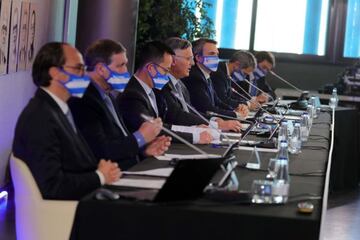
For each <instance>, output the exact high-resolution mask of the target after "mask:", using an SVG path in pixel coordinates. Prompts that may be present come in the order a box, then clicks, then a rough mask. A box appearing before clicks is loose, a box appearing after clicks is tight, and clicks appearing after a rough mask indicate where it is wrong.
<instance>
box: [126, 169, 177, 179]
mask: <svg viewBox="0 0 360 240" xmlns="http://www.w3.org/2000/svg"><path fill="white" fill-rule="evenodd" d="M173 170H174V168H157V169H151V170H147V171H123V172H122V173H123V174H125V175H141V176H152V177H168V176H170V174H171V173H172V171H173Z"/></svg>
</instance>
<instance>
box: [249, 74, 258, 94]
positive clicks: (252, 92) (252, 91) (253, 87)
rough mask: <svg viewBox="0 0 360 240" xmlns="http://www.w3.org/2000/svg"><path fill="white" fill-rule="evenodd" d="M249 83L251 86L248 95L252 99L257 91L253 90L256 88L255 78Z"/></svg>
mask: <svg viewBox="0 0 360 240" xmlns="http://www.w3.org/2000/svg"><path fill="white" fill-rule="evenodd" d="M250 82H251V84H252V85H250V84H249V85H250V86H249V93H250V95H251V96H252V97H254V96H256V94H257V89H256V88H255V86H256V80H255V78H253V79H252V80H250Z"/></svg>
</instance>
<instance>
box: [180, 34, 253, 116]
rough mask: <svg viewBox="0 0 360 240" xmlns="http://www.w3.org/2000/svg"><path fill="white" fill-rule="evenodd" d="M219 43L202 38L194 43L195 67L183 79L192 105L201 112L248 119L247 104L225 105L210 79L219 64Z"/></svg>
mask: <svg viewBox="0 0 360 240" xmlns="http://www.w3.org/2000/svg"><path fill="white" fill-rule="evenodd" d="M216 44H217V42H216V41H214V40H211V39H206V38H200V39H198V40H196V41H195V42H193V44H192V45H193V53H194V56H195V58H194V59H195V66H193V67H192V68H191V71H190V75H189V77H186V78H183V79H182V81H183V82H184V84H185V85H186V87H187V89H188V90H189V93H190V99H191V103H192V105H193V106H194V107H195V108H196V109H197V110H198V111H200V112H203V113H206V112H207V111H210V112H215V113H217V114H222V115H226V116H229V117H246V116H247V115H248V112H249V109H248V107H247V105H246V104H240V105H239V106H238V107H236V108H234V107H232V106H230V105H228V104H226V103H224V102H223V101H222V100H221V99H220V98H219V97H218V96H217V94H216V92H215V90H214V87H213V83H212V80H211V77H210V74H211V73H212V72H215V71H216V70H217V68H218V63H219V51H218V49H217V47H216Z"/></svg>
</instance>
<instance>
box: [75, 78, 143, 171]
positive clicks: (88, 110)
mask: <svg viewBox="0 0 360 240" xmlns="http://www.w3.org/2000/svg"><path fill="white" fill-rule="evenodd" d="M113 105H114V107H115V109H116V108H117V106H116V103H115V102H114V101H113ZM69 106H70V108H71V111H72V114H73V116H74V120H75V123H76V125H77V126H78V128H79V129H80V131H81V133H82V134H83V136H84V138H85V140H86V141H87V143H88V144H89V146H90V147H91V149H92V150H93V152H94V154H95V156H96V157H97V158H98V159H101V158H105V159H111V160H114V161H116V162H118V164H119V166H120V168H121V169H123V170H126V169H128V168H129V167H131V166H133V165H135V164H136V163H137V158H138V157H139V156H138V154H139V151H140V149H139V147H138V143H137V141H136V139H135V137H134V136H133V135H132V133H130V132H129V131H127V129H126V126H125V124H124V122H123V121H122V117H121V115H120V114H119V113H118V112H117V115H118V118H119V120H120V123H121V124H122V126H123V127H124V129H125V131H126V132H127V136H125V135H124V134H123V132H122V130H121V129H120V127H119V126H118V125H117V124H116V121H115V119H114V117H113V115H112V114H111V112H110V111H109V109H108V108H107V106H106V103H105V102H104V100H103V99H102V97H101V95H100V93H99V91H98V90H97V89H96V87H95V86H94V84H93V83H91V84H90V85H89V86H88V88H87V89H86V91H85V94H84V96H83V97H82V98H72V99H71V100H70V101H69Z"/></svg>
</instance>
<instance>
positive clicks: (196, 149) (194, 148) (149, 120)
mask: <svg viewBox="0 0 360 240" xmlns="http://www.w3.org/2000/svg"><path fill="white" fill-rule="evenodd" d="M140 116H141V117H142V118H143V119H144V120H145V121H148V122H151V123H153V122H154V118H152V117H150V116H147V115H145V114H143V113H142V114H140ZM161 130H163V131H164V132H166V133H167V134H169V135H170V136H172V137H174V138H176V139H177V140H179V141H180V142H182V143H184V144H185V145H187V146H188V147H190V148H192V149H193V150H195V151H197V152H198V153H200V154H202V155H206V156H209V154H208V153H206V152H204V151H203V150H201V149H200V148H198V147H196V146H195V145H194V144H192V143H190V142H188V141H186V140H185V139H184V138H182V137H180V136H179V135H177V134H176V133H174V132H172V131H171V130H169V129H167V128H165V127H164V126H161Z"/></svg>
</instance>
